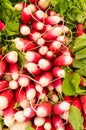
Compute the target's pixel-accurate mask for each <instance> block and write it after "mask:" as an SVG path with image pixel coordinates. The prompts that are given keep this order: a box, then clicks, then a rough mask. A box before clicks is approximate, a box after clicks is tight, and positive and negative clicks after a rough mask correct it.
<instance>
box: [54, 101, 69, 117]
mask: <svg viewBox="0 0 86 130" xmlns="http://www.w3.org/2000/svg"><path fill="white" fill-rule="evenodd" d="M69 109H70V103H68V102H66V101H62V102H61V103H58V104H55V105H54V107H53V112H54V114H56V115H61V114H63V113H64V112H66V111H69Z"/></svg>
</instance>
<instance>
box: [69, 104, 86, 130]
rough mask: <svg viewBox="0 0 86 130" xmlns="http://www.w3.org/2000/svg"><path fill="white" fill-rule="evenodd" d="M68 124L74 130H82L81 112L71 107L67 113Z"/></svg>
mask: <svg viewBox="0 0 86 130" xmlns="http://www.w3.org/2000/svg"><path fill="white" fill-rule="evenodd" d="M69 122H70V124H71V125H72V127H73V129H74V130H83V129H84V128H83V123H84V119H83V116H82V113H81V111H80V110H79V109H78V108H77V107H75V106H73V105H72V106H71V107H70V111H69Z"/></svg>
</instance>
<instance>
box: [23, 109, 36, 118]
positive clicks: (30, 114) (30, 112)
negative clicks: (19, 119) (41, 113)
mask: <svg viewBox="0 0 86 130" xmlns="http://www.w3.org/2000/svg"><path fill="white" fill-rule="evenodd" d="M35 114H36V113H35V111H34V110H33V109H32V108H31V106H28V107H27V108H25V109H24V115H25V116H26V117H27V118H29V119H30V120H31V119H32V118H33V117H35Z"/></svg>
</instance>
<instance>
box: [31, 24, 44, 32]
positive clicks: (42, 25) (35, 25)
mask: <svg viewBox="0 0 86 130" xmlns="http://www.w3.org/2000/svg"><path fill="white" fill-rule="evenodd" d="M43 27H44V24H43V23H42V22H34V23H33V24H32V28H33V29H35V30H38V31H40V30H42V29H43Z"/></svg>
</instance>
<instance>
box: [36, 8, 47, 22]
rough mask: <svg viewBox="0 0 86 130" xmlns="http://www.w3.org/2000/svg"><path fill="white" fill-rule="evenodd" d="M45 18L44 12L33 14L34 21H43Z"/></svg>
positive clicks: (38, 11)
mask: <svg viewBox="0 0 86 130" xmlns="http://www.w3.org/2000/svg"><path fill="white" fill-rule="evenodd" d="M44 16H45V13H44V11H42V10H40V9H39V10H37V11H36V12H35V13H34V18H35V20H36V21H43V18H44Z"/></svg>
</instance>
